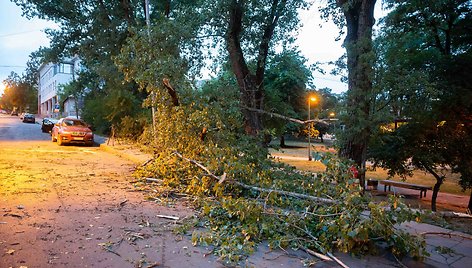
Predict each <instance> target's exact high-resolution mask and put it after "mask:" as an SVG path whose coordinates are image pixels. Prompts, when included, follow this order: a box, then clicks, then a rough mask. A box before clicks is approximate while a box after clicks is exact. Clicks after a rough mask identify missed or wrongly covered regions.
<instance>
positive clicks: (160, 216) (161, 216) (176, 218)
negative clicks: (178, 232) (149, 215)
mask: <svg viewBox="0 0 472 268" xmlns="http://www.w3.org/2000/svg"><path fill="white" fill-rule="evenodd" d="M156 217H158V218H163V219H169V220H175V221H178V220H179V219H180V218H179V217H175V216H168V215H156Z"/></svg>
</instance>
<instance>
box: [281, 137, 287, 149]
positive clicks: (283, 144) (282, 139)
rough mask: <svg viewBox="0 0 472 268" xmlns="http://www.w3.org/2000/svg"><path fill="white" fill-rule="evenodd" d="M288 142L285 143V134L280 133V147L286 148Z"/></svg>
mask: <svg viewBox="0 0 472 268" xmlns="http://www.w3.org/2000/svg"><path fill="white" fill-rule="evenodd" d="M285 146H286V144H285V135H284V134H282V135H280V148H285Z"/></svg>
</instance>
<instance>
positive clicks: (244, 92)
mask: <svg viewBox="0 0 472 268" xmlns="http://www.w3.org/2000/svg"><path fill="white" fill-rule="evenodd" d="M209 2H212V3H209V4H208V5H207V6H208V7H209V12H210V16H211V17H212V20H209V21H210V24H209V26H210V29H211V31H212V33H213V34H215V33H216V34H217V35H219V36H223V37H224V42H225V43H224V45H223V46H224V47H225V48H226V51H227V53H228V56H229V61H230V63H231V69H232V71H233V73H234V75H235V77H236V81H237V84H238V86H239V91H240V99H241V104H242V105H243V106H246V107H249V108H255V109H262V108H263V103H264V95H265V92H264V83H263V82H264V77H265V72H266V65H267V58H268V56H269V53H270V52H271V49H272V48H273V47H274V45H275V44H276V43H281V42H285V43H289V42H290V41H293V38H291V36H290V33H292V32H293V30H296V29H297V28H298V23H299V20H298V16H297V11H298V9H299V8H302V7H305V6H306V2H305V1H303V0H263V1H247V0H230V1H225V0H222V1H209ZM221 11H223V12H221ZM220 41H221V40H220ZM252 62H254V64H253V65H252V64H251V63H252ZM242 112H243V114H244V118H245V131H246V133H247V134H250V135H257V134H258V133H260V131H261V130H262V128H263V126H262V116H261V114H260V113H258V112H254V111H251V110H247V109H244V108H243V110H242Z"/></svg>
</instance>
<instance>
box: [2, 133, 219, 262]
mask: <svg viewBox="0 0 472 268" xmlns="http://www.w3.org/2000/svg"><path fill="white" fill-rule="evenodd" d="M0 167H1V169H0V267H19V266H27V267H150V266H153V265H155V266H156V265H157V266H158V267H178V266H184V264H185V263H187V264H188V263H191V264H192V265H191V266H192V267H208V265H209V264H210V266H212V267H218V266H219V264H218V263H217V262H216V259H215V258H214V257H212V256H211V255H210V256H207V255H205V253H207V252H208V251H209V250H208V249H205V248H196V247H193V246H192V245H191V243H190V239H189V238H188V237H182V236H176V235H174V234H173V233H171V232H170V231H169V230H170V229H171V227H173V226H174V225H175V221H172V220H167V219H162V218H158V217H157V216H156V215H158V214H163V215H171V216H175V217H179V219H182V218H185V217H191V216H192V215H193V213H194V212H193V210H192V209H191V208H190V207H187V206H186V204H185V203H184V202H182V203H180V204H176V205H173V206H161V205H158V204H156V203H153V202H148V201H145V198H144V196H143V193H141V192H138V191H136V190H135V189H134V188H133V186H132V184H130V183H129V181H131V180H133V178H132V177H131V173H132V170H133V168H134V167H133V165H132V164H131V163H130V162H128V161H125V160H123V159H120V158H118V157H117V156H114V155H112V154H109V153H106V152H103V151H102V150H100V149H99V148H98V147H92V148H89V147H80V146H62V147H59V146H57V145H56V144H53V143H51V142H37V141H35V142H1V147H0ZM204 256H205V257H204Z"/></svg>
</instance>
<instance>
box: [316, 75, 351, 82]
mask: <svg viewBox="0 0 472 268" xmlns="http://www.w3.org/2000/svg"><path fill="white" fill-rule="evenodd" d="M313 77H314V78H317V79H321V80H327V81H332V82H337V83H342V84H346V83H344V82H342V81H339V80H337V79H333V78H325V77H320V76H313Z"/></svg>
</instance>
